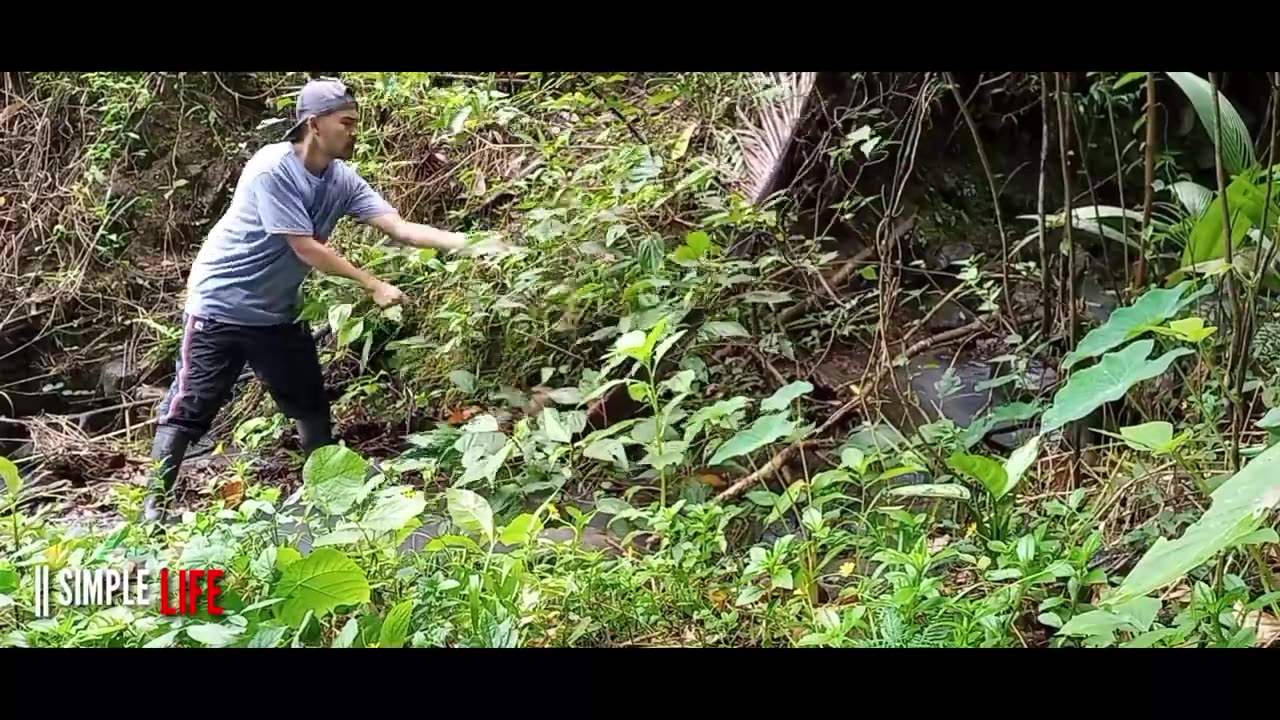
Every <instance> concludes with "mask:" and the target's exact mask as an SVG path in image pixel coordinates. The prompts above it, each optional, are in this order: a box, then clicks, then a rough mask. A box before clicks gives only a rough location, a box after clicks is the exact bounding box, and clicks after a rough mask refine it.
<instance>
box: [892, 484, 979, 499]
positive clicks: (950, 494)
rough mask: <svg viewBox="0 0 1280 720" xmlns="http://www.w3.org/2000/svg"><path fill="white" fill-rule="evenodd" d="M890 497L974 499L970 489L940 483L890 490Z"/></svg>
mask: <svg viewBox="0 0 1280 720" xmlns="http://www.w3.org/2000/svg"><path fill="white" fill-rule="evenodd" d="M888 494H889V495H893V496H896V497H920V498H945V499H948V500H968V499H969V498H970V497H972V496H971V495H970V493H969V488H967V487H965V486H963V485H957V484H955V483H938V484H932V485H903V486H902V487H896V488H892V489H891V490H889V493H888Z"/></svg>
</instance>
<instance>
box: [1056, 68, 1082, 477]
mask: <svg viewBox="0 0 1280 720" xmlns="http://www.w3.org/2000/svg"><path fill="white" fill-rule="evenodd" d="M1062 76H1063V73H1056V77H1057V91H1058V153H1059V155H1060V156H1061V158H1060V159H1061V162H1062V195H1063V198H1064V202H1063V208H1062V216H1063V218H1065V222H1063V225H1062V230H1063V241H1064V242H1065V243H1066V244H1067V261H1066V266H1067V272H1066V278H1065V282H1066V293H1067V303H1066V313H1067V317H1066V324H1067V349H1068V350H1075V349H1076V245H1075V242H1074V241H1073V240H1072V238H1071V150H1070V148H1069V146H1068V142H1067V138H1069V137H1071V115H1072V111H1071V106H1070V102H1071V96H1070V92H1069V90H1070V89H1069V88H1066V87H1064V85H1066V84H1067V83H1066V82H1064V78H1063V77H1062ZM1069 79H1070V78H1069V77H1068V78H1066V80H1068V81H1069ZM1069 435H1070V438H1071V470H1070V476H1071V487H1072V489H1074V488H1075V487H1076V469H1077V468H1078V467H1079V465H1080V441H1081V435H1082V433H1081V432H1080V423H1078V422H1077V423H1074V424H1073V425H1072V430H1071V432H1070V433H1069Z"/></svg>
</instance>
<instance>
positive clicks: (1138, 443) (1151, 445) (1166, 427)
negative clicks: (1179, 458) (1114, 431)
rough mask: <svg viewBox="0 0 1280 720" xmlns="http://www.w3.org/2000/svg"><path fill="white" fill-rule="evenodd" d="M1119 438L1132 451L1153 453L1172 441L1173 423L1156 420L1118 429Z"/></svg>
mask: <svg viewBox="0 0 1280 720" xmlns="http://www.w3.org/2000/svg"><path fill="white" fill-rule="evenodd" d="M1120 437H1122V438H1124V440H1125V444H1126V445H1128V446H1129V447H1131V448H1133V449H1134V450H1142V451H1145V452H1154V451H1156V450H1160V449H1162V448H1164V447H1165V446H1166V445H1168V444H1169V443H1170V442H1172V441H1173V423H1168V422H1164V421H1163V420H1156V421H1154V422H1149V423H1143V424H1141V425H1130V426H1128V427H1122V428H1120Z"/></svg>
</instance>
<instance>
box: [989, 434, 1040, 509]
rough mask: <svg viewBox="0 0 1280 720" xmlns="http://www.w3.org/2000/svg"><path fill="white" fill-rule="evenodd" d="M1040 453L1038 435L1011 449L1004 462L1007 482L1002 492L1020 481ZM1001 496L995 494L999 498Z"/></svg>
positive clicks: (1007, 490) (1007, 491)
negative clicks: (1015, 448) (1010, 453)
mask: <svg viewBox="0 0 1280 720" xmlns="http://www.w3.org/2000/svg"><path fill="white" fill-rule="evenodd" d="M1039 454H1040V436H1039V435H1037V436H1035V437H1033V438H1031V439H1030V440H1028V441H1027V442H1026V443H1024V444H1023V445H1022V447H1020V448H1018V449H1017V450H1014V451H1013V454H1012V455H1010V456H1009V460H1008V461H1007V462H1005V464H1004V472H1005V475H1006V476H1007V477H1008V483H1007V484H1006V485H1005V489H1004V493H1003V494H1008V493H1010V492H1012V491H1013V489H1014V488H1016V487H1017V486H1018V483H1020V482H1022V476H1023V475H1026V474H1027V470H1029V469H1031V467H1032V466H1033V465H1035V464H1036V457H1037V456H1039ZM1000 497H1001V496H997V497H996V499H997V500H999V499H1000Z"/></svg>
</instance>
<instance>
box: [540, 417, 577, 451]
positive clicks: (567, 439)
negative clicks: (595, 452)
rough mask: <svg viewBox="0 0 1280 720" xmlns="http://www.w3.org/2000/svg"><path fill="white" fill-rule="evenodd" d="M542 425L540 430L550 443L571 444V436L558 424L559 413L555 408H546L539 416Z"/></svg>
mask: <svg viewBox="0 0 1280 720" xmlns="http://www.w3.org/2000/svg"><path fill="white" fill-rule="evenodd" d="M539 420H540V422H541V423H542V429H543V431H545V432H546V433H547V437H548V438H550V439H551V441H552V442H558V443H564V444H566V445H567V444H569V443H572V442H573V436H571V435H570V434H569V431H568V430H566V429H565V427H564V424H563V423H561V422H560V411H559V410H556V409H555V408H546V409H545V410H543V411H542V415H541V416H539Z"/></svg>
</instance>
